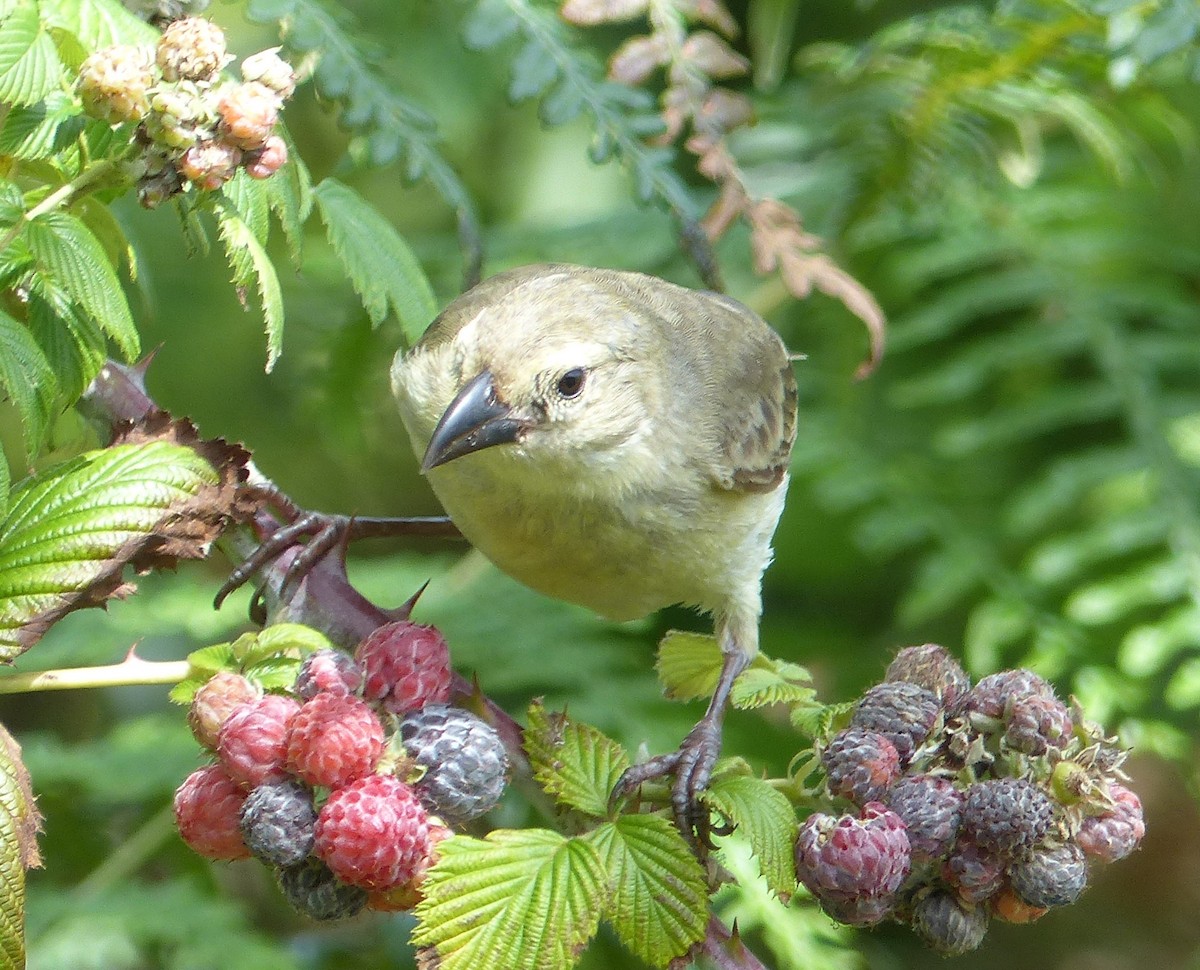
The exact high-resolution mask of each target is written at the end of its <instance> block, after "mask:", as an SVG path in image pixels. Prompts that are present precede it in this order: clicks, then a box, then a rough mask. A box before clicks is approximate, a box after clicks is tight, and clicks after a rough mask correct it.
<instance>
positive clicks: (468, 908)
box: [412, 829, 607, 970]
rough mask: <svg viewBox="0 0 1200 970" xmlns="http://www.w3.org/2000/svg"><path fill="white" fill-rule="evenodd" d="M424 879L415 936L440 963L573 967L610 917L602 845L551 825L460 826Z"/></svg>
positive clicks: (426, 959)
mask: <svg viewBox="0 0 1200 970" xmlns="http://www.w3.org/2000/svg"><path fill="white" fill-rule="evenodd" d="M438 853H439V855H440V858H439V859H438V861H437V863H436V864H435V865H434V866H433V867H432V868H431V869H430V870H429V873H428V874H427V875H426V877H425V881H424V883H423V884H422V886H421V889H422V892H423V893H424V898H423V899H422V901H421V902H420V903H419V904H418V906H417V909H416V916H417V920H418V923H417V927H416V929H415V930H414V931H413V934H412V940H413V943H414V944H416V945H417V946H419V947H427V948H429V952H427V953H425V954H423V955H422V957H421V958H420V961H419V962H420V963H421V965H423V966H425V967H435V966H436V967H438V968H439V970H479V968H481V967H521V968H522V970H569V968H570V967H573V966H574V965H575V962H576V960H577V959H578V956H579V952H580V951H581V950H582V949H583V946H584V944H585V943H587V941H588V940H589V939H591V937H592V935H593V934H594V933H595V932H596V927H597V926H598V925H599V923H600V916H601V914H602V913H603V911H604V904H605V896H606V887H607V874H606V872H605V870H604V866H603V864H602V862H601V860H600V857H599V855H598V854H597V852H596V849H595V848H594V847H593V846H592V845H590V844H589V843H588V842H587V841H585V840H584V839H581V838H571V839H568V838H566V837H565V836H562V835H559V834H558V833H557V832H551V831H549V830H547V829H525V830H521V831H511V830H505V829H498V830H496V831H494V832H491V833H489V835H488V836H487V838H486V839H475V838H471V837H469V836H465V835H456V836H454V837H453V838H450V839H447V840H445V841H444V842H442V843H440V844H439V846H438Z"/></svg>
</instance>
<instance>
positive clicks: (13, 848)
mask: <svg viewBox="0 0 1200 970" xmlns="http://www.w3.org/2000/svg"><path fill="white" fill-rule="evenodd" d="M40 829H41V816H40V815H39V814H38V811H37V808H35V807H34V801H33V791H32V789H31V788H30V786H29V772H28V771H26V770H25V764H24V762H22V760H21V748H20V747H19V746H18V744H17V742H16V741H14V740H13V737H12V735H11V734H9V733H8V731H7V730H6V729H5V728H4V727H2V726H0V970H25V870H26V869H29V868H32V867H35V866H40V865H41V858H40V857H39V855H38V848H37V833H38V831H39V830H40Z"/></svg>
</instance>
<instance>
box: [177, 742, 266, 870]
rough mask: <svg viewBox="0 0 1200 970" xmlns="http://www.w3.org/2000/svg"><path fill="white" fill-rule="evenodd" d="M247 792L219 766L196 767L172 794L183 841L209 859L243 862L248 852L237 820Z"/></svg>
mask: <svg viewBox="0 0 1200 970" xmlns="http://www.w3.org/2000/svg"><path fill="white" fill-rule="evenodd" d="M245 800H246V793H245V792H244V791H242V789H241V788H240V787H238V784H237V782H235V781H234V780H233V779H232V778H230V777H229V775H228V774H227V773H226V772H225V769H223V768H222V767H220V766H219V765H208V766H206V767H204V768H197V769H196V770H195V771H193V772H192V773H191V774H190V775H188V776H187V778H185V779H184V780H183V784H182V785H180V786H179V788H178V789H177V790H176V792H175V805H174V807H175V826H176V828H178V829H179V835H180V837H181V838H182V839H183V841H184V842H186V843H187V844H188V846H189V847H190V848H191V849H192V851H193V852H198V853H199V854H200V855H202V856H205V857H206V858H209V859H224V860H232V859H245V858H247V857H248V856H249V855H250V850H249V849H248V848H247V847H246V843H245V842H244V841H243V839H242V830H241V827H240V826H239V824H238V818H239V815H240V813H241V810H242V804H243V803H244V802H245Z"/></svg>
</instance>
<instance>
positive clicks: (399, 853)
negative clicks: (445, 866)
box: [175, 621, 508, 920]
mask: <svg viewBox="0 0 1200 970" xmlns="http://www.w3.org/2000/svg"><path fill="white" fill-rule="evenodd" d="M449 697H450V652H449V649H448V648H447V646H446V641H445V639H444V638H443V637H442V636H441V634H440V633H438V631H437V630H435V629H433V628H432V627H425V626H419V625H417V624H415V623H410V622H408V621H398V622H395V623H388V624H385V625H384V626H381V627H380V628H379V629H377V630H375V631H374V632H373V633H371V634H370V635H369V636H368V637H367V638H366V639H364V640H363V642H362V643H360V644H359V646H358V648H357V650H356V651H355V653H354V655H353V656H351V655H350V654H348V653H343V652H341V651H338V650H318V651H316V652H315V653H311V654H309V655H308V656H306V657H305V658H304V660H303V662H302V663H301V664H300V668H299V672H298V674H297V676H296V681H295V684H294V686H293V689H292V691H291V692H289V693H287V694H264V693H263V692H262V690H261V689H259V688H258V687H257V686H256V685H254V684H252V683H251V682H250V681H249V680H248V679H247V678H246V677H243V676H242V675H240V674H236V673H233V672H231V671H222V672H220V673H218V674H215V675H214V676H213V677H212V678H211V679H210V680H209V681H208V682H206V683H205V684H204V685H203V686H202V687H201V688H200V689H199V690H197V691H196V694H195V696H194V697H193V699H192V706H191V709H190V711H189V714H188V723H189V724H190V725H191V727H192V731H193V733H194V734H195V736H196V738H197V740H198V741H199V742H200V743H201V744H202V745H203V746H204V747H205V748H206V749H208V750H209V751H211V752H214V753H215V754H216V761H215V763H213V764H208V765H205V766H204V767H203V768H200V769H198V770H196V771H195V772H193V773H192V774H191V775H190V776H189V777H188V778H187V779H186V780H185V781H184V783H183V784H182V785H181V786H180V787H179V790H178V791H177V792H176V794H175V820H176V824H177V826H178V828H179V833H180V835H181V836H182V837H183V840H184V841H185V842H186V843H187V844H188V845H189V846H190V847H191V848H192V849H194V850H195V851H196V852H198V853H199V854H201V855H203V856H207V857H208V858H211V859H222V860H233V859H242V858H247V857H250V856H253V857H255V858H257V859H258V860H260V861H261V862H263V863H265V864H266V865H269V866H271V867H272V868H273V869H275V870H276V872H277V875H278V879H279V885H280V888H281V890H282V892H283V895H284V896H285V897H286V898H287V900H288V901H289V902H290V903H291V904H292V905H293V906H295V908H296V909H298V910H299V911H301V912H302V913H305V914H306V915H308V916H309V917H311V918H312V919H318V920H325V919H340V918H344V917H348V916H352V915H354V914H355V913H357V912H358V911H359V910H361V909H363V908H364V907H366V908H371V909H377V910H384V911H394V910H398V909H411V908H412V907H413V906H415V905H416V904H417V902H419V901H420V898H421V894H420V886H421V881H422V880H423V879H424V876H425V872H426V870H427V869H428V868H429V866H430V865H432V863H433V862H434V860H435V858H436V846H437V844H438V843H439V842H440V841H441V840H442V839H443V838H446V837H447V836H448V835H450V834H451V832H450V829H449V827H448V826H451V825H463V824H465V823H467V822H470V821H471V820H473V819H475V818H478V817H479V816H481V815H483V814H484V813H486V812H488V811H490V810H491V809H492V808H493V807H494V806H495V805H496V803H497V802H498V801H499V799H500V796H501V795H502V794H503V792H504V786H505V782H506V780H507V773H508V761H507V758H506V756H505V752H504V747H503V744H502V743H501V741H500V738H499V736H498V735H497V733H496V731H495V730H494V729H493V728H492V727H491V726H490V725H488V724H486V723H485V722H484V721H482V720H480V719H479V718H478V717H476V716H475V715H474V714H471V713H470V712H468V711H464V710H461V709H459V708H455V707H450V706H448V705H447V704H446V703H445V702H446V701H448V700H449Z"/></svg>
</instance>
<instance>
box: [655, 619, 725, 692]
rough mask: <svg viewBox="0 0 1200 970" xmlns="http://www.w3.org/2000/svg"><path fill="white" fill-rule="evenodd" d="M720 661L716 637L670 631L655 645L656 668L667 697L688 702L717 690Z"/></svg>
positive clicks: (719, 650)
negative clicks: (656, 649)
mask: <svg viewBox="0 0 1200 970" xmlns="http://www.w3.org/2000/svg"><path fill="white" fill-rule="evenodd" d="M722 662H723V658H722V656H721V647H720V644H718V643H717V638H716V637H713V636H708V635H707V634H703V633H688V632H685V631H683V630H669V631H667V633H666V634H665V635H664V636H663V638H662V641H661V642H660V643H659V645H658V660H657V662H656V663H655V669H656V670H657V671H658V679H659V680H660V681H661V682H662V685H663V689H664V690H665V691H666V694H667V696H668V697H670V698H672V699H674V700H677V701H691V700H695V699H696V698H698V697H709V696H710V695H711V694H712V692H713V690H715V689H716V686H717V679H718V678H719V677H720V676H721V664H722Z"/></svg>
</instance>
